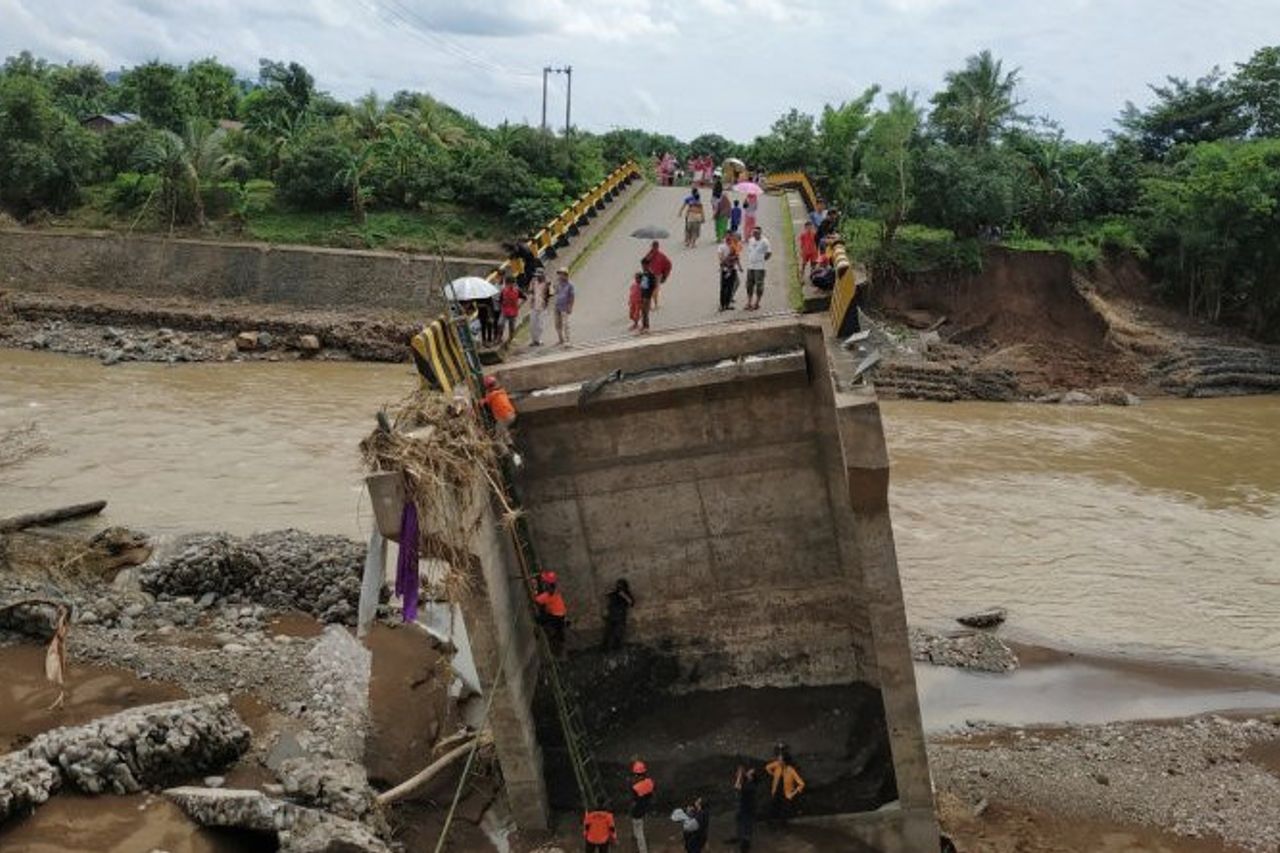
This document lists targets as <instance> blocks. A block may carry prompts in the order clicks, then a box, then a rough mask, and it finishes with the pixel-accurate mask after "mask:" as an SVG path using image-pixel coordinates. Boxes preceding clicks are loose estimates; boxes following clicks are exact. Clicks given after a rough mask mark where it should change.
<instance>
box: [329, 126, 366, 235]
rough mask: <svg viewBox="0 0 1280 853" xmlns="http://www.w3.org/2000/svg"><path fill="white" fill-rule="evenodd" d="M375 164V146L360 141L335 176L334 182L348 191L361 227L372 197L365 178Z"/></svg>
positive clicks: (348, 154) (350, 151)
mask: <svg viewBox="0 0 1280 853" xmlns="http://www.w3.org/2000/svg"><path fill="white" fill-rule="evenodd" d="M373 163H374V160H373V146H372V145H371V144H370V143H368V142H366V141H364V140H360V141H358V142H357V143H356V144H355V145H354V146H353V147H351V148H350V149H348V150H347V156H346V159H345V160H344V161H343V164H342V168H341V169H339V170H338V171H337V172H336V173H335V174H334V180H335V181H336V182H337V183H338V184H340V185H341V186H342V187H343V189H344V190H345V191H346V193H347V198H348V200H349V201H350V202H351V213H352V214H353V215H354V216H355V219H356V222H357V223H359V224H360V225H363V224H364V223H365V206H366V205H367V204H368V203H369V199H370V198H371V195H372V193H371V191H370V189H369V187H368V186H367V185H366V184H365V176H366V175H368V174H369V170H370V169H371V168H372V167H373Z"/></svg>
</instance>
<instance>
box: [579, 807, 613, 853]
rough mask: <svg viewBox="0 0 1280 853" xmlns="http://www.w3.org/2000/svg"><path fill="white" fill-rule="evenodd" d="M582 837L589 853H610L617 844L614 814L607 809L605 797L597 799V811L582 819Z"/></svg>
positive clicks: (588, 813)
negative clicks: (610, 849)
mask: <svg viewBox="0 0 1280 853" xmlns="http://www.w3.org/2000/svg"><path fill="white" fill-rule="evenodd" d="M582 837H583V838H584V839H586V842H587V853H609V848H610V847H611V846H612V845H613V844H615V843H616V842H617V840H618V830H617V827H615V826H614V824H613V812H611V811H608V810H607V809H605V807H604V797H599V798H597V799H596V807H595V809H594V810H592V811H589V812H587V814H586V816H585V817H583V818H582Z"/></svg>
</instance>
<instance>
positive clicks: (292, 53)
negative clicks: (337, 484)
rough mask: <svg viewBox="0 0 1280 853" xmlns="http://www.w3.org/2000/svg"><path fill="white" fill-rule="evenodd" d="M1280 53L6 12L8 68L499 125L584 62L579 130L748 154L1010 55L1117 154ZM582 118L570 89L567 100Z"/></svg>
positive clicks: (1076, 35)
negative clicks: (80, 70)
mask: <svg viewBox="0 0 1280 853" xmlns="http://www.w3.org/2000/svg"><path fill="white" fill-rule="evenodd" d="M1268 40H1269V41H1270V42H1272V43H1276V42H1280V0H1218V1H1217V2H1212V1H1211V0H1048V2H1035V3H1026V2H1015V0H594V2H583V0H176V1H174V0H0V54H3V55H5V56H7V55H10V54H14V53H17V52H18V51H20V50H23V49H28V50H31V51H32V52H33V53H35V54H37V55H40V56H44V57H46V58H48V59H51V60H55V61H59V62H63V61H67V60H76V61H80V62H85V61H92V62H96V63H98V64H99V65H101V66H102V67H103V68H104V69H106V70H112V69H116V68H119V67H121V66H126V65H133V64H136V63H139V62H144V61H146V60H148V59H153V58H159V59H162V60H167V61H171V62H186V61H188V60H191V59H194V58H199V57H203V56H208V55H216V56H217V57H218V58H219V59H220V60H222V61H224V62H226V63H228V64H229V65H232V66H234V67H235V68H236V69H238V70H239V71H241V72H242V73H243V74H244V75H245V76H247V77H254V76H256V73H257V67H258V59H259V57H271V58H275V59H285V60H297V61H300V62H302V63H303V64H304V65H306V66H307V68H308V69H310V70H311V72H312V74H314V75H315V77H316V81H317V85H318V86H319V87H320V88H322V89H326V90H328V91H330V92H332V93H333V94H335V95H337V96H339V97H341V98H344V99H349V98H352V97H355V96H357V95H360V94H363V93H364V92H367V91H369V90H370V89H374V90H376V91H377V92H378V93H379V94H380V95H382V96H383V97H386V96H389V95H390V94H391V93H393V92H394V91H396V90H398V89H419V90H426V91H429V92H431V93H432V94H433V95H435V96H437V97H439V98H440V99H442V100H444V101H447V102H449V103H451V104H453V105H455V106H457V107H458V108H460V109H461V110H463V111H464V112H468V113H471V114H473V115H475V116H476V117H477V118H479V119H481V120H482V121H485V122H486V123H495V122H498V121H501V120H502V119H504V118H505V119H511V120H513V121H529V122H537V121H538V120H539V114H540V108H541V107H540V104H541V93H542V75H541V68H542V67H543V66H544V65H547V64H552V65H555V66H561V65H564V64H571V65H572V66H573V69H574V74H573V120H574V124H576V125H579V126H582V127H585V128H587V129H590V130H595V131H602V130H607V129H609V128H611V127H619V126H639V127H644V128H648V129H651V130H657V131H663V132H669V133H674V134H675V135H677V136H680V137H683V138H685V139H688V138H691V137H693V136H696V135H697V134H699V133H704V132H716V133H721V134H723V135H725V136H728V137H730V138H733V139H738V140H747V139H750V138H751V137H753V136H755V135H757V134H758V133H761V132H764V131H765V130H767V128H768V126H769V124H770V123H771V122H772V121H773V120H774V119H775V118H776V117H777V116H778V115H779V114H781V113H783V112H785V111H786V110H787V109H789V108H790V107H793V106H794V107H798V108H799V109H801V110H805V111H809V112H816V111H818V110H820V109H821V108H822V105H823V104H824V103H827V102H838V101H842V100H846V99H848V98H851V97H852V96H854V95H855V94H856V93H858V92H860V91H861V90H862V89H863V88H864V87H866V86H867V85H869V84H872V83H879V84H881V86H882V87H884V88H885V89H898V88H904V87H905V88H907V89H909V90H911V91H915V92H918V93H919V94H920V97H921V101H922V102H923V101H924V100H926V99H927V98H928V96H929V94H930V93H932V92H933V91H934V90H935V89H936V88H937V87H938V86H939V84H940V81H941V79H942V75H943V74H944V72H946V71H947V70H948V69H951V68H956V67H958V66H960V65H962V64H963V62H964V58H965V57H966V56H968V55H969V54H972V53H976V52H977V51H979V50H981V49H983V48H990V49H991V50H992V51H994V52H995V54H996V55H997V56H998V57H1000V58H1002V59H1003V60H1004V61H1005V65H1006V67H1008V68H1012V67H1015V66H1017V67H1020V68H1021V69H1022V77H1023V81H1024V82H1023V87H1022V90H1021V92H1022V97H1023V98H1024V99H1025V100H1026V104H1025V106H1024V111H1025V112H1029V113H1032V114H1035V115H1049V116H1051V117H1053V118H1055V119H1057V120H1058V121H1059V122H1060V123H1061V124H1062V125H1063V127H1064V128H1065V129H1066V131H1067V133H1068V134H1069V135H1071V136H1073V137H1076V138H1100V137H1101V136H1102V134H1103V132H1104V131H1105V130H1107V129H1108V128H1110V127H1112V123H1113V120H1114V119H1115V116H1116V115H1117V114H1118V113H1119V111H1120V109H1121V107H1122V106H1123V105H1124V102H1125V101H1126V100H1133V101H1135V102H1138V103H1140V104H1141V103H1144V102H1145V101H1146V100H1147V99H1148V92H1147V89H1146V84H1147V83H1149V82H1153V81H1159V80H1162V79H1163V78H1164V76H1165V75H1166V74H1176V75H1179V76H1191V77H1195V76H1199V75H1200V74H1202V73H1204V72H1205V71H1206V70H1208V69H1209V68H1210V67H1212V66H1213V65H1215V64H1218V65H1221V66H1223V67H1224V68H1230V67H1231V65H1232V63H1234V62H1239V61H1244V60H1245V59H1246V58H1248V56H1249V54H1251V53H1252V52H1253V51H1254V50H1255V49H1256V48H1258V47H1260V46H1261V45H1263V44H1265V43H1267V42H1268ZM550 101H551V103H550V106H549V113H550V119H551V121H553V122H554V123H557V124H561V123H563V121H564V91H563V78H562V77H559V78H557V83H556V84H555V85H554V86H553V88H552V92H551V97H550Z"/></svg>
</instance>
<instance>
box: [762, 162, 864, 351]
mask: <svg viewBox="0 0 1280 853" xmlns="http://www.w3.org/2000/svg"><path fill="white" fill-rule="evenodd" d="M764 187H765V189H766V190H786V189H795V190H798V191H799V192H800V197H801V198H802V199H803V200H804V206H805V208H806V209H807V210H809V211H810V212H812V211H814V210H816V209H817V207H818V200H819V199H818V193H817V191H816V190H814V188H813V182H812V181H810V180H809V176H808V175H806V174H805V173H804V172H774V173H772V174H769V175H766V176H765V179H764ZM828 250H829V252H830V257H831V267H832V269H834V270H835V273H836V281H835V286H834V287H833V288H832V290H831V302H830V304H829V306H828V310H829V311H830V312H831V328H832V329H833V330H834V331H835V333H836V334H837V335H839V336H840V337H847V336H849V335H851V334H853V332H854V331H855V330H856V329H857V326H858V310H857V308H856V307H854V304H853V302H854V297H855V296H857V293H858V280H857V276H856V275H855V274H854V269H853V261H852V260H851V259H850V257H849V250H848V248H847V247H846V246H845V244H844V238H843V237H842V236H840V234H839V233H838V232H836V233H835V234H833V235H832V236H831V237H829V238H828Z"/></svg>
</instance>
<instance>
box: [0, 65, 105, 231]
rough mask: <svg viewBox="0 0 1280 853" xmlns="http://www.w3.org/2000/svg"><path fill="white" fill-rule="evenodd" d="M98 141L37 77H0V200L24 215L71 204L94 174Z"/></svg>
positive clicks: (24, 75)
mask: <svg viewBox="0 0 1280 853" xmlns="http://www.w3.org/2000/svg"><path fill="white" fill-rule="evenodd" d="M101 154H102V147H101V142H100V141H99V140H98V138H97V137H96V136H95V135H94V134H92V133H90V132H88V131H86V130H85V129H84V128H82V127H81V126H80V124H79V123H78V122H77V121H75V120H74V119H72V118H71V116H69V115H67V114H66V113H64V112H62V111H61V110H59V109H57V108H56V107H55V106H54V103H53V98H52V96H51V95H50V93H49V90H48V88H47V87H46V86H45V85H44V83H43V81H41V80H40V79H39V78H37V77H34V76H30V75H26V74H11V73H10V71H9V64H8V63H6V71H5V74H4V76H2V77H0V204H3V205H4V206H5V207H6V208H8V209H9V210H11V211H13V212H14V213H16V214H18V215H19V216H25V215H26V214H28V213H30V212H31V211H33V210H39V209H47V210H52V211H55V212H62V211H64V210H66V209H67V208H69V207H70V206H71V205H72V204H74V203H75V202H76V201H77V199H78V197H79V194H80V188H81V187H82V186H83V185H84V184H85V183H86V182H87V181H88V180H89V179H90V178H91V177H92V175H93V173H94V172H95V170H96V169H97V164H98V160H99V158H100V157H101Z"/></svg>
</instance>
